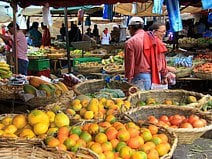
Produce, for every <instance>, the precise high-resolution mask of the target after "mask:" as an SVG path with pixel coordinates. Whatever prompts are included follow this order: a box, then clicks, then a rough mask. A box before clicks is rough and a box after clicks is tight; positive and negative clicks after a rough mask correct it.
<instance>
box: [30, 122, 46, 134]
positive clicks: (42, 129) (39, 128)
mask: <svg viewBox="0 0 212 159" xmlns="http://www.w3.org/2000/svg"><path fill="white" fill-rule="evenodd" d="M48 127H49V125H48V124H47V123H37V124H35V125H34V126H33V131H34V133H35V134H36V135H41V134H45V133H46V132H47V130H48Z"/></svg>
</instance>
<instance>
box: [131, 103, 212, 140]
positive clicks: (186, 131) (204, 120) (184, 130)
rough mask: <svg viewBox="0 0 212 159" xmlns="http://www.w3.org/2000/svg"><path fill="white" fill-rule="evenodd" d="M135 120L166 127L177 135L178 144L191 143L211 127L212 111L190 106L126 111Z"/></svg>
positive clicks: (141, 108)
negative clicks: (203, 110)
mask: <svg viewBox="0 0 212 159" xmlns="http://www.w3.org/2000/svg"><path fill="white" fill-rule="evenodd" d="M127 114H128V115H129V116H130V117H131V118H133V120H135V121H140V122H144V121H145V122H149V123H152V124H155V125H158V126H163V127H166V128H167V129H168V130H169V131H171V132H174V133H175V134H176V135H177V137H178V143H179V144H191V143H193V141H194V140H196V139H197V138H199V137H200V136H202V135H203V134H204V133H205V132H207V131H209V130H211V129H212V113H207V114H206V113H203V112H202V111H200V110H198V109H194V108H190V107H178V106H164V105H161V106H158V107H151V106H147V107H140V108H135V109H133V110H130V111H129V112H127Z"/></svg>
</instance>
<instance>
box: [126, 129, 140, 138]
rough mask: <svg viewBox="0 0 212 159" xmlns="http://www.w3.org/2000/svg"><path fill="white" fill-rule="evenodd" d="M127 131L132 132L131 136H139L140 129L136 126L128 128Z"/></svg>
mask: <svg viewBox="0 0 212 159" xmlns="http://www.w3.org/2000/svg"><path fill="white" fill-rule="evenodd" d="M127 131H128V132H129V133H130V137H131V138H132V137H136V136H139V134H140V131H139V130H138V129H136V128H135V127H130V128H128V129H127Z"/></svg>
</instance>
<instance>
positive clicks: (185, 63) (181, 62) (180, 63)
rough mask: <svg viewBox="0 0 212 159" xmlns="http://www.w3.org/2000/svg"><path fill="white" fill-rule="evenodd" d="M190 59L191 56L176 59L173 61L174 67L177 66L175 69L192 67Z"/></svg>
mask: <svg viewBox="0 0 212 159" xmlns="http://www.w3.org/2000/svg"><path fill="white" fill-rule="evenodd" d="M192 59H193V57H192V56H188V57H177V58H176V59H175V60H174V66H177V67H192V65H193V61H192Z"/></svg>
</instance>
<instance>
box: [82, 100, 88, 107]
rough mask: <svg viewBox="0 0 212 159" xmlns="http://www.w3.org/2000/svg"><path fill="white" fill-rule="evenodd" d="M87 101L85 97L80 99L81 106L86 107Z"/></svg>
mask: <svg viewBox="0 0 212 159" xmlns="http://www.w3.org/2000/svg"><path fill="white" fill-rule="evenodd" d="M88 103H89V100H87V99H83V100H82V101H81V104H82V107H87V105H88Z"/></svg>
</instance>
